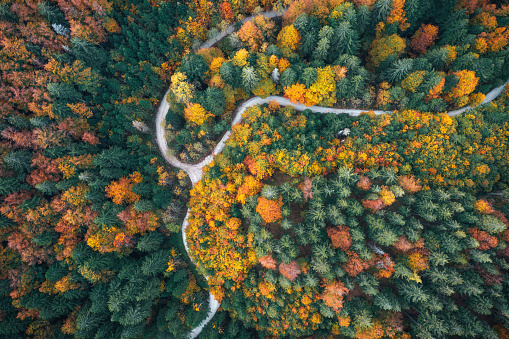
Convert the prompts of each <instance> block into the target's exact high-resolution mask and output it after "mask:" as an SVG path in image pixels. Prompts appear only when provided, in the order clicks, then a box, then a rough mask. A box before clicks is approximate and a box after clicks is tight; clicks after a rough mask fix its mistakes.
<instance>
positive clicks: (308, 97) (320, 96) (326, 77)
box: [304, 66, 337, 106]
mask: <svg viewBox="0 0 509 339" xmlns="http://www.w3.org/2000/svg"><path fill="white" fill-rule="evenodd" d="M317 73H318V74H317V76H316V80H315V82H314V83H313V84H312V85H311V86H310V87H309V90H308V91H307V92H306V94H305V95H304V96H305V104H306V106H313V105H317V104H320V105H321V106H333V105H334V104H335V103H336V101H337V100H336V81H334V77H335V74H334V72H333V71H332V68H331V67H330V66H327V67H325V68H318V69H317Z"/></svg>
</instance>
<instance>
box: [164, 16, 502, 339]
mask: <svg viewBox="0 0 509 339" xmlns="http://www.w3.org/2000/svg"><path fill="white" fill-rule="evenodd" d="M259 15H263V16H265V17H267V18H275V17H278V16H281V15H283V13H281V12H264V13H260V14H259ZM256 16H257V15H254V16H251V17H248V18H246V19H244V20H242V21H241V22H242V23H244V22H247V21H250V20H252V19H253V18H255V17H256ZM233 30H234V27H233V25H230V26H229V27H228V28H227V29H226V30H225V31H223V32H221V33H220V34H218V35H217V36H216V37H214V38H213V39H210V40H208V41H206V42H205V43H203V44H202V45H201V48H209V47H212V46H213V45H214V44H215V43H217V42H218V41H220V40H221V39H223V38H224V37H225V36H227V35H228V34H230V33H232V32H233ZM508 83H509V80H508V81H507V82H506V83H505V84H504V85H501V86H499V87H497V88H495V89H493V90H492V91H490V92H489V93H488V94H486V98H485V99H484V100H483V102H482V103H483V104H485V103H489V102H491V101H493V100H494V99H496V98H497V97H498V96H499V95H500V94H501V93H502V92H503V91H504V86H505V85H507V84H508ZM168 92H169V89H168V91H167V92H166V94H165V95H164V98H163V100H162V101H161V104H160V105H159V109H158V111H157V115H156V119H155V125H156V126H155V128H156V139H157V145H158V146H159V151H160V152H161V155H162V156H163V157H164V159H165V160H166V161H167V162H168V164H170V165H172V166H174V167H177V168H180V169H183V170H184V171H186V172H187V173H188V174H189V178H190V179H191V182H192V184H193V186H194V185H195V184H196V183H197V182H198V181H200V180H201V178H202V175H203V171H202V170H203V167H205V166H206V165H208V164H210V163H211V161H212V159H213V158H214V156H215V155H217V154H219V153H221V151H222V150H223V149H224V147H225V143H226V141H227V140H228V138H229V137H230V134H231V131H228V132H226V133H225V135H224V136H223V137H222V138H221V140H220V141H219V142H218V144H217V145H216V147H215V148H214V151H213V152H212V153H211V154H210V155H209V156H207V157H206V158H205V159H203V160H202V161H201V162H200V163H198V164H194V165H191V164H186V163H183V162H181V161H180V160H178V159H177V158H176V157H175V156H172V155H170V152H169V149H168V144H167V142H166V139H165V137H164V131H165V125H164V124H163V121H164V119H165V117H166V114H167V113H168V110H169V108H170V105H169V104H168V101H167V100H166V96H167V95H168ZM269 101H276V102H277V103H279V104H280V105H281V106H287V105H291V106H294V107H295V109H297V110H305V109H310V110H311V111H312V112H314V113H334V114H340V113H344V114H349V115H352V116H358V115H360V114H361V113H363V112H368V111H373V112H374V113H375V114H377V115H380V114H390V113H391V111H380V110H369V109H366V110H359V109H338V108H327V107H320V106H305V105H303V104H301V105H296V104H293V103H292V102H291V101H290V100H288V99H286V98H284V97H280V96H270V97H267V98H265V99H262V98H260V97H254V98H251V99H249V100H247V101H246V102H244V103H243V104H242V105H240V106H239V107H237V109H236V110H235V112H234V118H233V120H232V123H231V125H232V126H233V125H235V124H236V123H238V122H240V121H241V120H242V113H243V112H244V111H245V110H246V109H247V108H248V107H251V106H254V105H259V104H264V103H268V102H269ZM471 108H472V107H470V106H466V107H463V108H461V109H459V110H455V111H451V112H448V113H447V115H449V116H456V115H458V114H461V113H463V112H465V111H466V110H469V109H471ZM188 215H189V210H188V211H187V214H186V218H185V220H184V223H183V224H182V239H183V241H184V246H185V248H186V251H187V254H188V256H189V248H188V246H187V237H186V232H185V231H186V229H187V226H188V225H189V223H188V222H187V217H188ZM206 279H207V280H208V277H206ZM209 306H210V311H209V314H208V316H207V318H206V319H205V320H204V321H203V322H202V323H201V324H200V325H199V326H198V327H196V328H194V329H193V330H192V331H191V332H190V333H189V338H196V337H198V336H199V334H200V333H201V331H202V329H203V327H205V325H206V324H207V323H208V322H209V321H210V320H211V319H212V318H213V317H214V315H215V313H216V312H217V310H218V308H219V306H220V304H219V302H218V301H217V300H216V299H215V298H214V296H213V295H212V294H209Z"/></svg>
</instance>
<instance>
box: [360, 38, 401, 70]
mask: <svg viewBox="0 0 509 339" xmlns="http://www.w3.org/2000/svg"><path fill="white" fill-rule="evenodd" d="M405 48H406V43H405V40H404V39H403V38H401V37H400V36H399V35H397V34H392V35H389V36H382V37H380V38H376V39H375V40H373V42H372V43H371V46H370V48H369V60H370V64H371V65H372V66H374V67H378V66H380V63H381V62H382V61H384V60H385V59H387V58H388V57H389V55H391V54H397V55H398V56H399V55H401V54H402V53H403V51H404V50H405Z"/></svg>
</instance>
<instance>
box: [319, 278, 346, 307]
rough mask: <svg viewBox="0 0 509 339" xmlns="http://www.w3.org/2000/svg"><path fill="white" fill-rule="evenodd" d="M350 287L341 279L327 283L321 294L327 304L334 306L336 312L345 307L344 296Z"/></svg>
mask: <svg viewBox="0 0 509 339" xmlns="http://www.w3.org/2000/svg"><path fill="white" fill-rule="evenodd" d="M348 291H349V290H348V288H346V287H345V284H344V283H342V282H341V281H333V282H328V283H325V290H324V291H323V294H322V295H321V296H320V299H322V300H323V302H324V303H325V305H327V306H329V307H330V308H332V310H333V311H334V312H340V311H341V309H342V308H343V296H345V295H346V294H347V293H348Z"/></svg>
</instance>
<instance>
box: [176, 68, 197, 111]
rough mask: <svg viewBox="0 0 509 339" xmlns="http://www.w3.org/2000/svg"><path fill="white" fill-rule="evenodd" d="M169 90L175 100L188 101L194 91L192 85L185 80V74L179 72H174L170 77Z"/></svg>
mask: <svg viewBox="0 0 509 339" xmlns="http://www.w3.org/2000/svg"><path fill="white" fill-rule="evenodd" d="M170 91H171V92H172V93H173V95H174V96H175V99H176V100H177V102H183V103H185V104H187V103H189V101H190V100H191V98H192V97H193V93H194V86H193V85H191V84H189V83H188V82H187V76H186V75H185V74H184V73H181V72H175V74H173V75H172V77H171V85H170Z"/></svg>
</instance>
